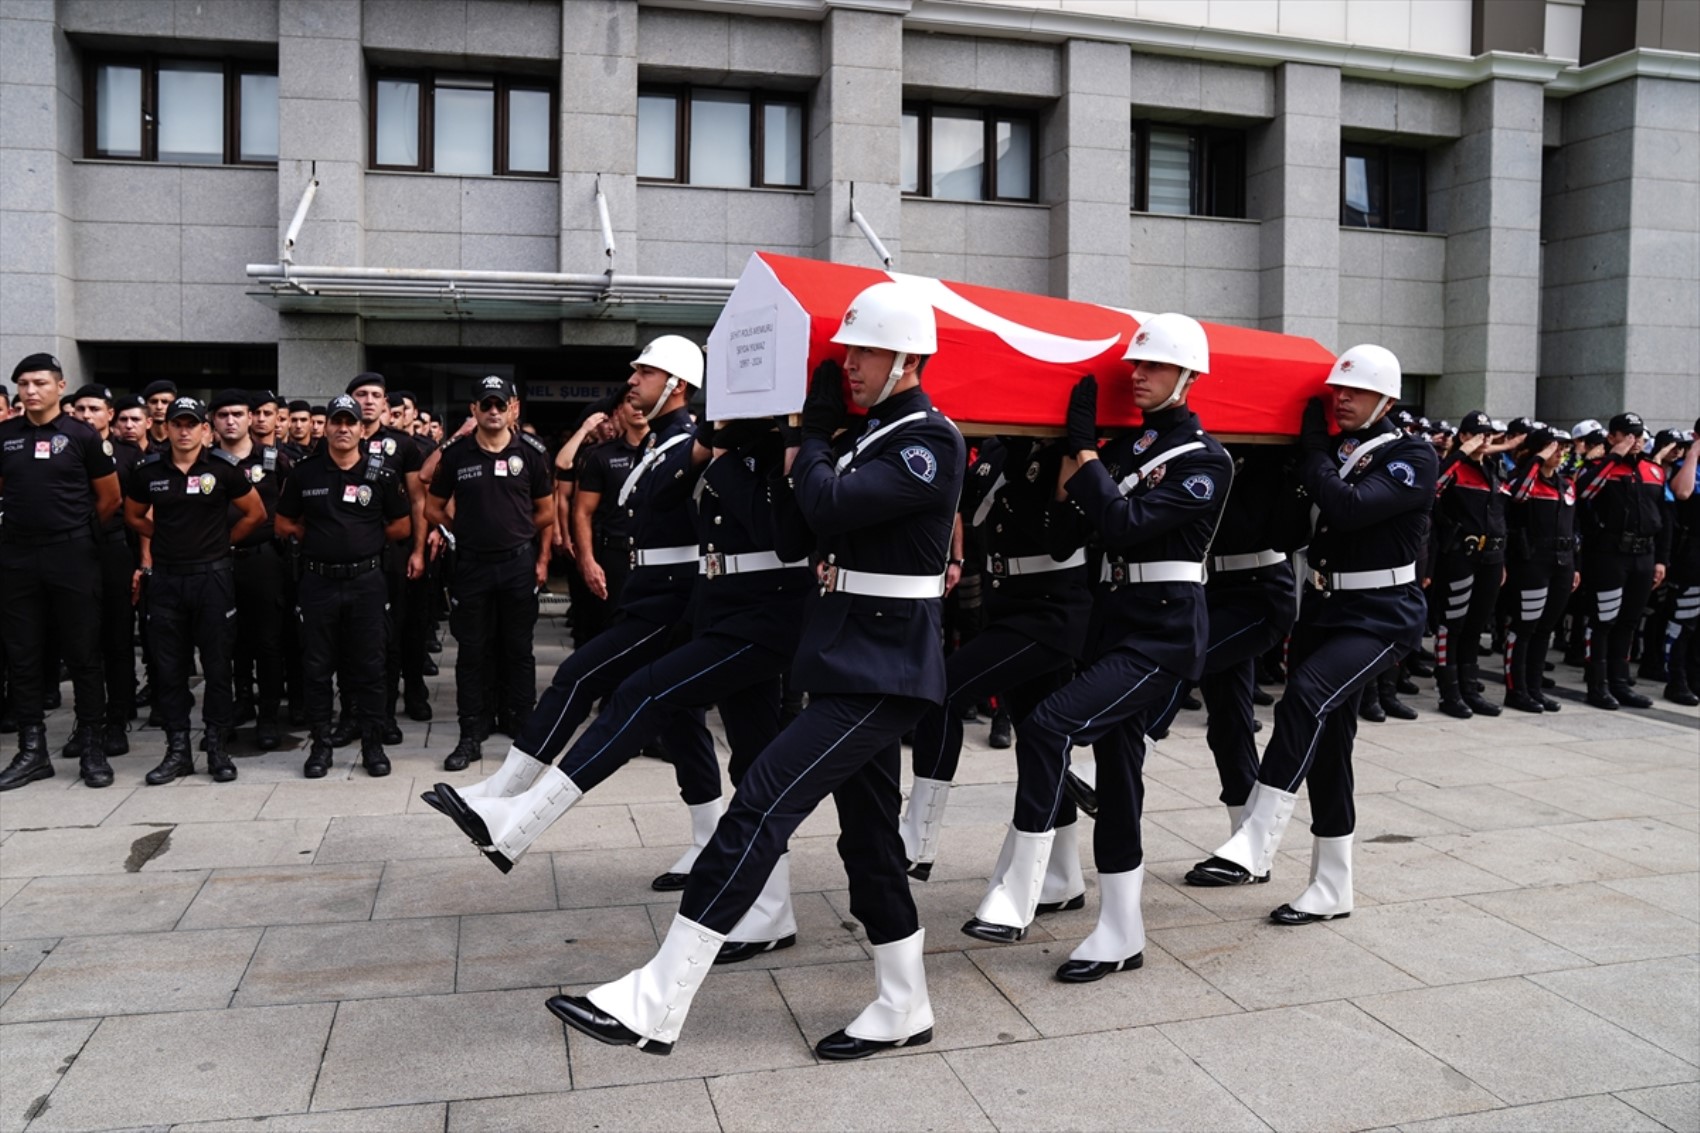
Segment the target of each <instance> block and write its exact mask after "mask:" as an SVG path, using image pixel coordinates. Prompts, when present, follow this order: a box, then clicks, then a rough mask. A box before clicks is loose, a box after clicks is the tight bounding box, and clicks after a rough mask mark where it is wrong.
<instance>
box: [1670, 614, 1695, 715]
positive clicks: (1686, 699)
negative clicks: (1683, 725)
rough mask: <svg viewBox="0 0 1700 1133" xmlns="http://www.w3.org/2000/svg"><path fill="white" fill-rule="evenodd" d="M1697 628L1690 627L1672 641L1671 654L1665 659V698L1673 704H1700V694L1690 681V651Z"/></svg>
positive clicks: (1688, 705)
mask: <svg viewBox="0 0 1700 1133" xmlns="http://www.w3.org/2000/svg"><path fill="white" fill-rule="evenodd" d="M1695 632H1696V631H1695V630H1694V629H1693V628H1692V627H1690V628H1688V629H1685V630H1683V631H1682V634H1681V635H1680V636H1679V637H1677V638H1676V639H1675V640H1673V641H1672V642H1671V643H1670V656H1669V658H1667V659H1666V661H1665V673H1666V675H1667V676H1668V678H1669V679H1668V680H1666V681H1665V699H1666V700H1668V701H1670V702H1671V703H1672V704H1681V705H1683V706H1685V707H1687V708H1693V707H1694V706H1695V705H1697V704H1700V696H1696V695H1695V693H1694V686H1693V685H1692V684H1691V683H1690V682H1689V675H1688V651H1689V646H1690V645H1692V644H1693V641H1694V634H1695Z"/></svg>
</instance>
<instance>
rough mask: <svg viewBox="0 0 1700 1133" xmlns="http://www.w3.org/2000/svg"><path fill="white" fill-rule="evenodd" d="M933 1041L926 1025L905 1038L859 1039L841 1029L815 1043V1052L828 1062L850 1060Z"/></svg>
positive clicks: (931, 1032)
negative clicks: (916, 1032)
mask: <svg viewBox="0 0 1700 1133" xmlns="http://www.w3.org/2000/svg"><path fill="white" fill-rule="evenodd" d="M932 1041H933V1029H932V1028H931V1027H928V1028H927V1029H926V1030H924V1031H922V1032H920V1033H919V1034H915V1035H910V1036H909V1037H908V1038H906V1039H889V1040H887V1039H859V1038H857V1037H856V1036H854V1035H849V1034H845V1033H844V1032H843V1031H834V1032H832V1034H830V1035H828V1036H826V1038H824V1039H822V1040H821V1041H820V1042H818V1043H816V1044H815V1054H816V1055H818V1056H819V1057H821V1058H824V1059H826V1060H827V1061H828V1062H852V1061H854V1060H856V1059H858V1058H866V1057H868V1055H870V1054H878V1053H879V1052H880V1051H882V1050H896V1049H897V1048H898V1047H903V1046H926V1045H927V1044H928V1043H930V1042H932Z"/></svg>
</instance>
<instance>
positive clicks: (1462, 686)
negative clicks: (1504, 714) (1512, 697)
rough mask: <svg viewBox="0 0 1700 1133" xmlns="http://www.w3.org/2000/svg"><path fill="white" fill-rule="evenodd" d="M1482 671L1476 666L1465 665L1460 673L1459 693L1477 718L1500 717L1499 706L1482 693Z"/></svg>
mask: <svg viewBox="0 0 1700 1133" xmlns="http://www.w3.org/2000/svg"><path fill="white" fill-rule="evenodd" d="M1481 689H1482V684H1481V670H1480V668H1479V667H1478V666H1476V665H1464V666H1462V667H1460V669H1459V671H1458V692H1459V695H1460V696H1462V697H1463V699H1464V703H1465V704H1468V705H1469V706H1470V711H1471V712H1474V713H1475V714H1476V715H1477V716H1498V715H1499V705H1497V704H1495V703H1493V702H1492V701H1491V700H1488V699H1487V698H1486V697H1484V696H1483V695H1482V693H1481Z"/></svg>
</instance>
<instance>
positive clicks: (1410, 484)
mask: <svg viewBox="0 0 1700 1133" xmlns="http://www.w3.org/2000/svg"><path fill="white" fill-rule="evenodd" d="M1387 474H1388V475H1389V476H1391V477H1393V478H1394V479H1395V480H1397V481H1399V483H1401V484H1403V485H1405V487H1407V488H1415V487H1416V486H1417V470H1416V469H1415V468H1412V467H1411V466H1410V465H1409V464H1406V463H1405V462H1404V461H1403V460H1395V461H1393V462H1391V463H1390V464H1388V466H1387Z"/></svg>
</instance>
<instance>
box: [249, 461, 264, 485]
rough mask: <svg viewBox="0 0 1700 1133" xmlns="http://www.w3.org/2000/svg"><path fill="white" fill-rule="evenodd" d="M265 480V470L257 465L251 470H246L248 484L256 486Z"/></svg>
mask: <svg viewBox="0 0 1700 1133" xmlns="http://www.w3.org/2000/svg"><path fill="white" fill-rule="evenodd" d="M265 478H266V470H265V469H264V468H262V467H260V466H259V465H258V464H256V465H254V466H253V467H252V468H250V469H248V482H249V483H250V484H258V483H259V482H260V481H261V480H264V479H265Z"/></svg>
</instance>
